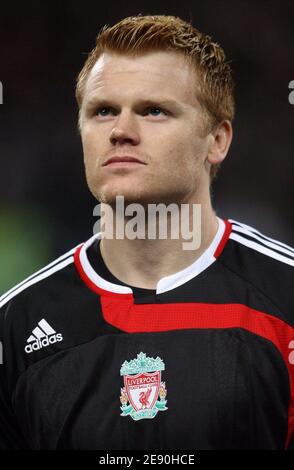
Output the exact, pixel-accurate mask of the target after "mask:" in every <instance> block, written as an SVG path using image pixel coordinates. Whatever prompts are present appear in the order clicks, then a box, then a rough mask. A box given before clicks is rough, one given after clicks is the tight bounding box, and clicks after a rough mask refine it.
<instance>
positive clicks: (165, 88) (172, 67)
mask: <svg viewBox="0 0 294 470" xmlns="http://www.w3.org/2000/svg"><path fill="white" fill-rule="evenodd" d="M197 86H198V79H197V74H196V70H195V68H194V67H193V66H192V65H190V64H189V62H188V61H187V59H186V58H185V56H184V55H183V54H180V53H177V52H173V51H172V52H170V51H168V52H166V51H156V52H148V53H144V54H141V55H137V56H128V55H123V54H115V53H109V52H106V53H103V54H102V55H101V56H100V57H99V58H98V60H97V62H96V63H95V65H94V67H93V68H92V70H91V72H90V74H89V77H88V80H87V84H86V87H85V100H87V99H92V98H95V97H96V96H97V95H98V96H101V95H102V96H103V97H104V96H105V95H107V94H108V93H111V95H112V97H113V96H120V97H123V96H124V95H126V96H128V97H131V96H134V97H135V96H136V95H137V94H138V93H140V94H144V96H145V95H146V97H149V96H147V95H150V93H152V94H155V93H156V92H157V93H160V94H161V95H162V94H163V93H164V95H165V96H167V97H172V98H174V99H177V100H178V101H182V102H183V103H187V104H190V105H191V104H194V101H195V100H196V91H197Z"/></svg>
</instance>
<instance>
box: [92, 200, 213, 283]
mask: <svg viewBox="0 0 294 470" xmlns="http://www.w3.org/2000/svg"><path fill="white" fill-rule="evenodd" d="M192 204H193V203H192V202H190V203H189V209H190V210H189V214H188V219H189V229H190V230H189V232H190V233H193V239H194V242H192V243H190V241H189V240H188V243H187V237H185V233H187V231H186V232H185V233H184V234H183V230H181V229H180V230H179V231H178V237H177V238H175V239H173V238H171V236H168V237H167V239H160V238H156V239H150V238H147V232H148V221H147V223H146V225H145V234H146V236H145V237H144V238H142V239H129V238H127V237H124V238H123V239H119V238H115V224H114V237H113V238H102V240H101V244H100V249H101V255H102V257H103V259H104V262H105V264H106V266H107V267H108V269H109V270H110V272H112V274H113V275H114V276H115V277H117V278H118V279H120V280H121V281H122V282H123V283H126V284H128V285H131V286H135V287H141V288H145V289H156V286H157V283H158V281H159V280H160V279H161V278H163V277H166V276H169V275H171V274H174V273H176V272H178V271H181V270H183V269H185V268H186V267H187V266H189V265H190V264H192V263H193V262H194V261H196V260H197V259H198V258H199V257H200V256H201V255H202V254H203V252H204V251H205V250H206V249H207V248H208V246H209V245H210V243H211V242H212V240H213V238H214V237H215V235H216V233H217V229H218V221H217V218H216V215H215V213H214V211H213V209H212V207H211V201H210V198H207V199H206V201H205V203H202V204H201V213H200V214H201V217H199V218H197V217H196V219H197V220H196V224H195V211H194V209H195V206H194V209H193V210H192V207H193V206H192ZM198 207H199V206H198ZM186 209H187V206H186ZM179 213H180V214H182V213H183V212H182V211H181V210H180V211H179ZM186 214H187V212H186ZM115 216H116V214H115V213H114V217H113V218H114V220H115V218H116V217H115ZM104 220H105V221H106V224H107V220H106V219H104ZM148 220H149V219H148ZM171 220H172V218H171V217H169V218H168V221H169V224H168V225H170V223H171ZM108 222H109V221H108ZM120 222H123V226H124V227H125V228H126V226H127V223H128V222H129V220H126V218H124V220H123V221H120ZM156 222H157V220H156ZM199 222H200V223H199ZM149 225H150V220H149ZM157 225H158V224H157ZM180 226H181V224H180ZM186 227H187V224H186ZM149 228H150V227H149ZM157 233H158V232H157ZM184 237H185V238H184ZM197 241H199V243H195V242H197ZM184 245H186V246H188V245H189V249H187V248H185V249H184V248H183V246H184Z"/></svg>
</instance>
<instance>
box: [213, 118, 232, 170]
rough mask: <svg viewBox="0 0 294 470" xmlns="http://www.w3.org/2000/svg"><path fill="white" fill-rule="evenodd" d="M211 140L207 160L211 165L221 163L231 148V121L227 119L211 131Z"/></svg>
mask: <svg viewBox="0 0 294 470" xmlns="http://www.w3.org/2000/svg"><path fill="white" fill-rule="evenodd" d="M210 135H211V142H210V144H209V149H208V153H207V162H208V163H210V164H211V165H217V164H219V163H221V162H222V161H223V160H224V159H225V157H226V155H227V153H228V151H229V148H230V145H231V142H232V138H233V129H232V124H231V122H230V121H228V120H225V121H223V122H222V123H220V124H218V126H217V127H216V128H214V129H213V130H212V131H211V134H210Z"/></svg>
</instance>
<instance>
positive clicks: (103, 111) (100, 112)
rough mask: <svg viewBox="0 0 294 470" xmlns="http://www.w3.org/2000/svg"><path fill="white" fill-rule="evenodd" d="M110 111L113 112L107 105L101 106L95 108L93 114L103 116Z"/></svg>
mask: <svg viewBox="0 0 294 470" xmlns="http://www.w3.org/2000/svg"><path fill="white" fill-rule="evenodd" d="M110 113H112V114H114V110H113V109H112V108H110V107H109V106H104V107H103V108H97V109H96V110H95V113H94V114H95V116H101V117H105V116H109V114H110Z"/></svg>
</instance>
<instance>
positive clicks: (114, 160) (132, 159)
mask: <svg viewBox="0 0 294 470" xmlns="http://www.w3.org/2000/svg"><path fill="white" fill-rule="evenodd" d="M132 162H133V163H141V164H142V165H146V164H145V163H144V162H142V160H139V159H138V158H135V157H130V156H128V155H126V156H122V157H119V156H116V157H111V158H109V159H108V160H106V162H104V163H103V165H102V166H106V165H110V164H111V163H132Z"/></svg>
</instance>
